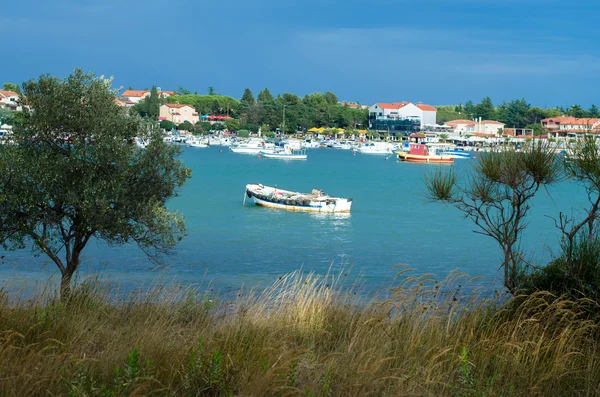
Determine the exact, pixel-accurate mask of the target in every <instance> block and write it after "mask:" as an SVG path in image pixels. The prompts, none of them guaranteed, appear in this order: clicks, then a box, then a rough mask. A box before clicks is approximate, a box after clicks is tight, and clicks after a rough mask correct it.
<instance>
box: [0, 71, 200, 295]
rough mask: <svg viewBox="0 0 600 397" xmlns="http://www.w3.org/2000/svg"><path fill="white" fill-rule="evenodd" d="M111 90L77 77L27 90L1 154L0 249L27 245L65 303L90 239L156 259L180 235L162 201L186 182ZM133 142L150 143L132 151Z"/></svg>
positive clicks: (44, 79)
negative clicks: (54, 273)
mask: <svg viewBox="0 0 600 397" xmlns="http://www.w3.org/2000/svg"><path fill="white" fill-rule="evenodd" d="M110 84H111V82H110V81H109V80H105V79H103V78H96V77H95V76H94V75H93V74H90V73H84V72H83V71H82V70H80V69H76V70H75V71H74V72H73V73H72V74H71V75H70V76H68V77H67V78H66V79H63V80H60V79H57V78H55V77H51V76H48V75H43V76H41V77H40V78H39V80H37V81H35V80H31V81H28V82H27V83H25V84H23V94H24V95H25V96H26V97H27V100H28V103H29V104H30V105H31V109H35V110H33V111H32V110H28V109H26V110H24V112H23V123H22V124H19V125H17V126H15V128H14V130H13V136H12V138H11V139H12V140H13V141H14V143H15V144H14V145H0V186H2V195H0V242H1V243H2V245H3V247H4V248H5V249H23V248H25V247H27V246H32V247H33V249H34V251H36V252H37V253H39V254H45V255H47V256H48V257H49V258H50V259H51V260H52V262H53V263H55V264H56V266H57V267H58V269H59V270H60V273H61V297H62V298H63V299H68V298H69V296H70V291H71V278H72V277H73V274H74V273H75V271H76V270H77V268H78V267H79V264H80V257H81V253H82V251H83V250H84V248H85V247H86V245H87V244H88V242H89V241H90V240H91V239H97V240H103V241H105V242H108V243H110V244H125V243H131V242H135V243H136V244H137V245H138V246H139V247H140V248H141V249H142V250H143V251H144V252H145V253H146V254H147V255H148V256H149V257H150V258H151V259H152V260H158V259H159V258H160V256H161V254H164V253H166V252H168V251H169V249H170V248H171V247H173V246H174V245H175V244H176V243H177V241H179V240H180V239H181V237H182V236H183V235H184V234H185V225H184V223H183V219H182V217H181V216H180V215H178V214H177V213H176V212H170V211H169V210H168V209H167V208H166V207H165V203H166V201H167V200H168V199H169V198H171V197H173V196H174V195H175V194H176V190H177V189H178V188H179V187H180V186H182V185H183V184H184V183H185V181H186V180H187V178H189V176H190V170H189V169H188V168H186V167H184V166H183V163H182V162H181V161H179V160H177V159H176V157H177V155H178V154H179V151H178V149H177V148H176V147H174V146H168V145H166V144H165V143H164V142H163V139H162V137H161V135H160V133H159V132H158V131H151V132H148V128H149V126H147V125H145V124H143V123H142V122H141V120H140V119H139V118H137V117H130V116H128V115H127V114H126V113H125V112H124V111H123V109H122V108H121V107H119V106H118V105H117V104H116V103H115V100H114V98H115V94H116V92H115V91H114V90H112V89H111V88H110ZM135 137H144V138H146V139H148V140H149V141H150V144H149V146H148V147H147V148H146V149H145V150H139V149H137V147H136V145H135V144H134V143H133V141H134V139H135Z"/></svg>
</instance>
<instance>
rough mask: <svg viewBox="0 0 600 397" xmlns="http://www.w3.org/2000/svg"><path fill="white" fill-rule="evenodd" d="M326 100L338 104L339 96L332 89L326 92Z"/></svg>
mask: <svg viewBox="0 0 600 397" xmlns="http://www.w3.org/2000/svg"><path fill="white" fill-rule="evenodd" d="M325 101H326V102H327V103H328V104H330V105H337V103H338V97H337V96H336V95H335V94H334V93H333V92H330V91H327V92H325Z"/></svg>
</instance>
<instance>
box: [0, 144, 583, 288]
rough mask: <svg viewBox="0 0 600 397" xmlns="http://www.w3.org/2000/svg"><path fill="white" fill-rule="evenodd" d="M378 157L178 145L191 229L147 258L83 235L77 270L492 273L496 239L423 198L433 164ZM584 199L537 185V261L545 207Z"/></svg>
mask: <svg viewBox="0 0 600 397" xmlns="http://www.w3.org/2000/svg"><path fill="white" fill-rule="evenodd" d="M220 149H222V152H220V151H219V150H220ZM385 158H386V157H385V156H380V155H360V154H358V155H353V154H352V152H350V151H343V150H335V149H312V150H309V151H308V160H307V161H296V162H286V161H281V160H273V159H263V158H258V157H257V156H251V155H241V154H234V153H231V152H230V151H229V150H228V149H227V148H219V147H212V148H208V149H201V148H183V154H182V160H183V161H184V162H185V163H186V165H187V166H188V167H191V168H192V169H193V175H192V178H191V179H190V180H189V182H188V184H187V185H186V186H185V187H184V189H183V190H182V191H181V194H180V196H179V197H177V198H176V199H174V200H173V201H172V202H170V203H169V205H170V207H171V208H175V209H177V210H179V211H180V212H182V213H183V214H184V215H185V217H186V224H187V228H188V236H187V237H186V238H185V240H183V241H182V242H181V243H180V244H179V245H178V246H177V248H176V250H175V253H174V255H173V256H171V257H169V258H166V260H165V264H164V265H163V266H156V265H154V264H152V263H150V262H149V261H148V260H147V259H146V258H145V257H144V255H143V254H142V253H141V252H140V251H139V250H138V249H137V248H136V247H134V246H125V247H107V246H106V245H104V244H99V243H91V244H90V245H89V246H88V247H87V248H86V250H85V251H84V256H83V262H82V265H81V267H80V270H81V276H83V277H85V276H88V275H93V274H100V275H101V276H102V277H107V278H109V279H112V280H115V281H117V282H118V283H119V284H121V285H122V286H123V287H125V288H134V287H138V286H139V285H141V284H149V283H152V282H154V281H155V280H156V279H157V278H160V279H161V280H165V279H167V280H169V281H174V282H179V283H184V284H203V285H208V284H211V285H213V286H215V287H216V288H220V289H230V288H238V287H240V286H241V285H246V286H255V285H257V284H260V285H266V284H268V283H269V282H270V281H272V280H273V279H275V278H277V277H278V276H280V275H282V274H285V273H289V272H291V271H294V270H297V269H300V268H301V269H303V270H305V271H315V272H317V273H326V272H327V271H328V269H330V268H331V269H333V270H334V271H338V270H340V269H349V268H351V270H350V274H351V275H354V276H357V275H360V276H361V280H362V282H363V283H364V284H365V285H366V286H367V287H369V288H378V287H379V286H382V285H384V284H386V283H389V281H390V280H391V279H392V278H393V276H394V275H395V274H396V271H397V270H394V269H392V267H393V266H394V265H396V264H407V265H409V267H411V268H413V269H414V271H412V274H413V275H421V274H428V273H432V274H434V275H435V276H436V277H438V278H443V277H445V276H446V275H448V274H449V273H450V272H451V271H452V270H459V271H461V272H464V273H467V274H468V275H470V276H472V277H476V276H481V279H479V280H478V281H477V282H476V283H477V284H479V285H494V284H495V283H496V284H497V282H498V272H497V268H498V265H499V263H500V261H501V257H500V251H499V249H498V248H497V246H496V244H495V243H494V241H493V240H492V239H490V238H488V237H485V236H481V235H479V234H476V233H473V230H474V226H473V224H472V223H471V222H470V221H469V220H465V219H464V218H463V217H462V216H461V214H460V212H459V211H458V210H456V209H454V208H453V207H449V206H445V205H443V204H438V203H429V202H427V200H426V199H425V198H424V197H423V189H424V182H423V177H424V175H425V174H426V173H428V172H431V171H433V170H435V168H436V167H437V166H435V165H425V164H409V163H400V162H398V161H397V160H396V159H394V158H393V157H390V158H389V160H387V161H386V160H385ZM473 161H474V160H457V161H456V163H455V164H454V165H453V166H452V167H455V168H457V169H459V170H468V169H469V168H470V167H471V164H472V162H473ZM445 167H448V166H445ZM247 183H262V184H265V185H277V186H278V187H280V188H282V189H288V190H296V191H310V190H311V189H313V188H321V189H323V190H325V192H326V193H328V194H330V195H332V196H337V197H351V198H353V199H354V202H353V206H352V212H351V214H341V215H337V214H310V213H295V212H285V211H278V210H271V209H265V208H262V207H256V206H254V205H253V204H252V203H251V200H248V201H247V202H246V205H245V206H244V205H242V201H243V198H244V191H245V185H246V184H247ZM584 204H585V194H584V192H583V190H582V189H581V188H579V187H578V186H575V185H574V184H572V183H562V184H560V185H558V186H555V187H553V188H551V189H550V190H549V191H540V193H539V194H538V196H537V197H536V198H535V200H534V209H533V211H532V214H531V216H530V218H529V221H530V224H529V227H528V229H527V231H526V234H525V237H524V239H523V244H522V247H523V248H524V249H525V251H526V252H527V253H528V254H529V255H530V259H531V260H532V261H533V262H534V263H538V264H540V263H546V262H547V261H548V260H549V258H551V254H552V250H554V251H556V247H557V239H558V232H557V231H556V229H555V228H554V221H553V220H552V219H550V218H548V217H546V216H545V215H549V216H557V215H558V213H559V212H560V211H563V212H568V213H570V212H571V211H573V210H574V209H575V210H577V209H580V208H583V205H584ZM2 255H4V259H2V264H1V266H0V276H1V277H2V279H3V280H4V283H5V284H9V285H13V286H14V285H20V284H22V283H23V281H27V282H28V283H29V284H32V283H35V282H44V281H46V280H47V279H48V277H49V276H52V275H55V274H56V267H55V265H54V264H53V263H52V262H51V261H50V260H48V259H46V258H45V257H38V258H34V257H33V256H32V254H31V252H30V251H28V250H24V251H16V252H2Z"/></svg>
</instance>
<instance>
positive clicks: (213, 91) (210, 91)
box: [208, 86, 217, 95]
mask: <svg viewBox="0 0 600 397" xmlns="http://www.w3.org/2000/svg"><path fill="white" fill-rule="evenodd" d="M208 95H217V93H216V92H215V87H212V86H209V87H208Z"/></svg>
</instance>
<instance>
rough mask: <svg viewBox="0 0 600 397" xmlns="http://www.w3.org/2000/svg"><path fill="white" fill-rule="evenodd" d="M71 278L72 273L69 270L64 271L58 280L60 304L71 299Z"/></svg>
mask: <svg viewBox="0 0 600 397" xmlns="http://www.w3.org/2000/svg"><path fill="white" fill-rule="evenodd" d="M71 277H73V271H72V270H71V269H69V268H67V269H65V271H64V272H63V273H62V277H61V279H60V300H61V301H62V302H67V301H69V299H71Z"/></svg>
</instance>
